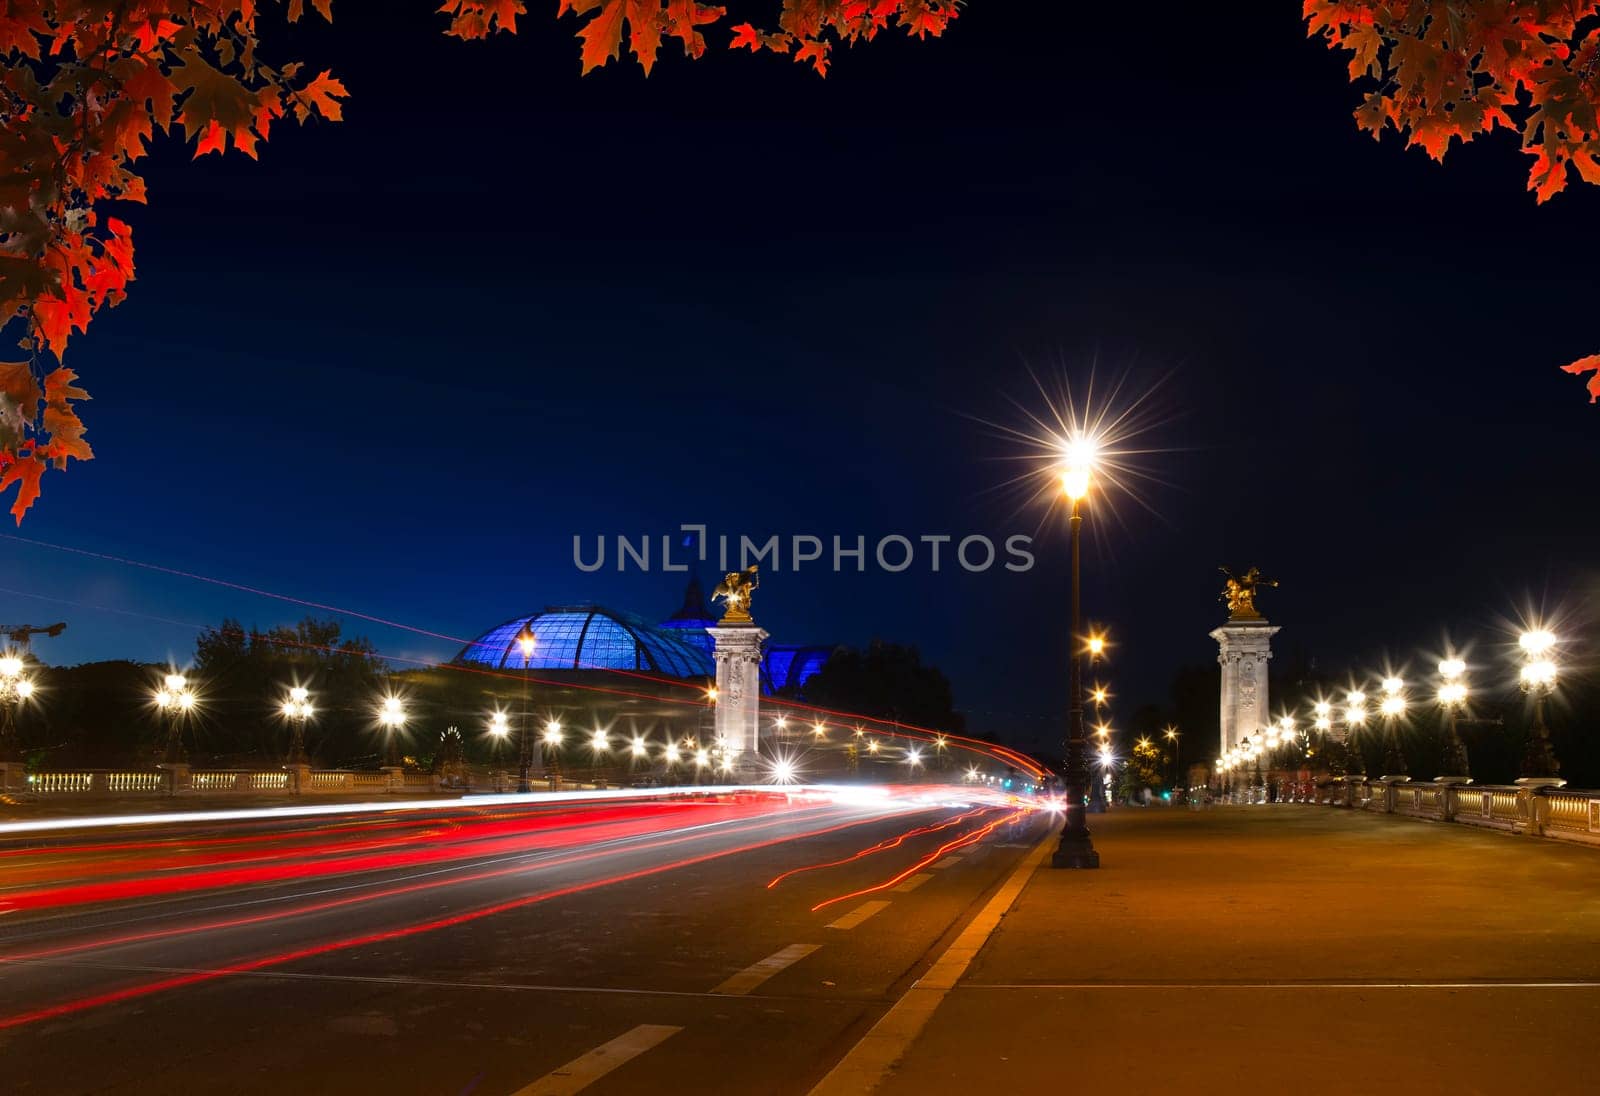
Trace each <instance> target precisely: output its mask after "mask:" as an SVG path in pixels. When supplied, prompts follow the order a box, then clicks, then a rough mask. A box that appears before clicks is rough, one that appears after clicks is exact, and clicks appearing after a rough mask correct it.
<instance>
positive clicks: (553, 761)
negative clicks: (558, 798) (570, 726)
mask: <svg viewBox="0 0 1600 1096" xmlns="http://www.w3.org/2000/svg"><path fill="white" fill-rule="evenodd" d="M564 737H565V736H564V735H563V734H562V731H561V721H560V720H559V719H547V720H545V724H544V753H545V773H546V774H547V775H548V776H549V777H550V781H551V784H550V788H551V790H552V791H555V790H559V788H560V786H561V744H562V742H563V741H564Z"/></svg>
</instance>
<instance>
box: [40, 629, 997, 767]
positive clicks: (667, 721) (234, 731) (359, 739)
mask: <svg viewBox="0 0 1600 1096" xmlns="http://www.w3.org/2000/svg"><path fill="white" fill-rule="evenodd" d="M174 669H175V668H174V667H171V666H167V665H165V664H157V663H137V662H128V661H108V662H92V663H85V664H82V665H78V666H70V667H48V666H42V665H37V664H36V665H34V666H33V668H32V669H31V671H30V674H31V676H32V677H33V679H34V681H35V683H36V685H37V686H38V692H37V693H36V694H35V697H34V699H33V700H31V701H30V702H29V703H28V706H27V708H26V709H25V710H24V711H23V712H22V714H21V715H20V716H19V719H18V732H19V737H20V739H21V742H22V746H23V749H24V752H25V754H26V756H27V759H28V761H29V763H30V765H32V766H33V767H34V768H57V769H59V768H70V767H74V766H82V767H113V766H130V767H135V766H137V767H145V766H149V765H152V764H154V763H155V762H156V761H157V760H159V758H160V756H161V754H162V750H163V747H164V744H165V735H166V726H167V725H166V723H165V717H164V716H163V715H162V714H161V713H160V712H159V711H158V710H157V709H156V707H155V704H154V702H153V697H154V694H155V691H156V689H157V688H158V687H159V686H160V683H161V680H162V677H163V676H164V675H165V674H167V673H171V672H173V670H174ZM176 669H177V670H178V671H180V672H182V673H184V674H185V676H186V677H187V678H188V679H189V682H190V685H191V686H192V687H193V689H194V691H195V694H196V695H197V697H198V698H199V700H198V704H197V705H196V707H195V709H194V712H193V714H192V716H191V717H190V718H189V719H187V720H186V721H185V722H184V732H183V734H184V742H185V744H186V746H187V748H188V753H189V757H190V761H191V763H192V764H194V765H195V766H197V767H198V766H216V767H219V768H227V767H241V768H245V767H255V766H260V765H276V764H280V763H282V762H283V760H284V759H285V758H286V756H287V753H288V749H289V739H290V727H289V724H288V721H287V720H286V718H285V716H284V713H283V704H284V701H286V700H287V699H288V697H289V690H290V689H291V688H292V687H294V686H296V685H301V686H304V687H305V688H306V689H308V690H309V692H310V700H311V703H312V705H313V708H314V714H313V716H312V717H311V718H310V719H309V720H308V721H307V724H306V746H307V749H308V752H309V753H310V755H311V759H312V763H313V764H314V765H317V766H319V767H324V768H375V767H377V766H379V765H381V764H382V763H383V761H384V758H385V749H384V737H383V735H384V732H383V729H382V727H381V726H380V724H379V721H378V718H377V716H378V711H379V708H380V706H381V704H382V701H383V698H384V697H385V696H386V695H391V694H392V695H396V696H399V697H401V698H402V700H403V703H404V706H405V710H406V714H407V718H406V722H405V725H404V727H403V729H402V732H401V734H400V742H401V753H402V756H403V759H404V760H405V761H406V763H407V764H410V765H413V766H418V767H422V768H430V767H437V766H438V765H440V764H444V763H450V764H463V763H474V764H500V765H509V764H513V763H514V758H515V752H516V746H515V740H514V738H507V739H498V740H497V739H495V738H494V737H492V736H491V735H489V734H488V733H487V731H488V725H489V717H490V715H491V713H493V712H494V711H495V710H496V709H499V710H501V711H502V712H504V713H506V714H507V717H508V719H509V720H510V725H511V726H512V727H513V728H514V729H515V728H519V727H520V726H522V725H527V726H530V727H532V728H534V729H535V741H536V742H537V733H536V732H537V730H538V729H539V728H542V726H543V723H544V720H545V719H546V718H547V717H550V716H556V717H559V718H561V719H563V720H565V721H566V722H567V725H568V729H569V731H570V732H571V733H570V734H569V736H568V739H569V742H568V748H567V750H566V751H565V753H564V754H563V755H562V757H560V758H558V760H559V761H560V762H561V764H562V765H563V768H564V771H565V770H573V769H582V768H584V767H587V766H592V765H594V764H595V759H594V758H593V757H592V756H591V755H592V751H591V750H589V749H588V747H587V745H586V743H587V739H588V732H589V730H590V729H591V728H592V727H595V726H608V727H610V728H611V729H612V731H613V733H614V734H615V735H616V736H617V737H618V739H619V740H621V739H623V738H625V737H629V736H631V735H632V734H633V733H643V734H646V735H647V736H649V737H651V738H652V740H653V741H655V742H657V743H660V742H664V741H665V740H666V739H667V738H673V739H679V738H682V737H684V736H699V737H702V738H709V735H710V730H711V715H712V713H711V710H710V709H709V708H708V707H705V706H704V705H696V704H690V705H684V704H683V703H682V699H683V695H684V690H683V689H682V688H681V687H678V686H662V687H661V688H660V692H661V696H662V698H663V699H662V702H661V703H657V704H651V703H650V701H649V699H648V694H649V693H650V692H652V691H653V690H652V687H651V686H650V685H649V684H648V683H641V682H638V681H633V680H630V683H629V686H628V691H629V694H630V696H629V697H627V698H611V697H609V696H608V695H607V694H606V693H604V692H603V691H601V692H595V691H586V690H584V689H582V688H578V687H569V686H563V685H552V684H551V683H550V682H548V681H543V682H541V681H540V680H539V679H538V675H537V674H536V675H534V682H533V683H532V686H531V692H529V691H525V690H524V686H523V683H522V681H521V679H520V677H519V676H518V675H517V674H516V673H514V672H506V673H496V672H479V671H478V670H477V669H476V668H472V667H460V666H432V667H421V668H414V669H401V670H396V669H394V668H393V667H391V666H390V665H389V664H388V663H386V662H385V661H384V660H383V659H381V658H380V657H379V656H378V655H377V653H376V650H375V648H374V647H373V645H372V644H371V643H370V642H369V641H368V640H367V639H366V638H365V637H364V636H351V637H347V636H345V635H344V633H343V631H342V630H341V628H340V625H339V623H338V622H337V621H333V620H318V619H315V618H311V617H307V618H306V619H304V620H302V621H300V622H299V623H297V624H294V625H285V626H278V627H273V628H269V629H266V630H262V629H259V628H255V627H246V626H244V625H243V624H242V623H240V622H239V621H238V620H234V619H227V620H224V621H223V622H222V623H221V625H220V626H218V627H215V628H208V629H206V630H205V631H204V632H202V633H201V635H200V636H199V638H198V640H197V642H196V644H195V652H194V657H193V659H192V660H190V661H189V663H188V665H186V666H179V667H176ZM594 676H595V681H594V682H593V684H594V685H596V686H598V687H600V688H601V689H602V690H603V688H604V685H605V683H606V681H607V680H608V679H607V678H606V676H605V675H604V672H603V671H597V672H596V673H595V675H594ZM641 693H642V694H645V697H644V699H643V700H640V699H639V696H638V695H637V694H641ZM788 699H798V700H803V701H804V702H806V703H811V704H816V705H819V706H822V707H828V708H834V709H838V710H843V711H850V712H855V713H859V714H861V715H863V716H867V717H871V718H879V719H885V720H897V721H900V722H903V723H910V724H915V725H917V726H922V727H928V728H932V729H935V730H939V731H947V732H950V733H961V732H962V731H963V730H964V727H965V720H964V719H963V718H962V716H961V714H960V713H959V712H957V711H956V710H955V708H954V701H953V695H952V691H951V687H950V681H949V679H948V678H947V677H946V676H945V675H944V674H943V673H942V672H941V671H939V670H938V669H937V668H935V667H933V666H929V665H926V664H925V663H923V661H922V658H921V655H920V654H919V653H918V651H917V649H916V648H915V647H907V646H901V645H897V644H892V643H882V642H873V643H872V644H870V645H868V646H867V647H866V648H865V649H855V648H849V647H841V648H839V649H838V650H837V651H835V652H834V654H833V655H832V657H830V658H829V660H828V661H827V663H825V664H824V666H823V668H822V669H821V671H819V672H818V673H817V674H816V675H815V676H813V677H812V678H811V679H810V681H808V682H807V685H806V689H805V694H804V696H803V697H789V698H788ZM524 711H526V712H527V713H528V714H527V718H526V719H525V720H524V719H523V717H522V713H523V712H524ZM452 727H454V728H456V733H455V734H453V735H452V734H450V733H449V729H450V728H452ZM536 752H537V753H538V754H540V755H541V756H542V755H543V753H544V751H543V747H542V744H540V745H537V746H536Z"/></svg>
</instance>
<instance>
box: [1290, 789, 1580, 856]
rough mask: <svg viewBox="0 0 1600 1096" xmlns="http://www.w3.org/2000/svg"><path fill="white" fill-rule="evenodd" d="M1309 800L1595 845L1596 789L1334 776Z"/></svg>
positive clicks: (1317, 802)
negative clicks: (1337, 777) (1335, 777)
mask: <svg viewBox="0 0 1600 1096" xmlns="http://www.w3.org/2000/svg"><path fill="white" fill-rule="evenodd" d="M1312 802H1314V803H1316V804H1318V805H1321V806H1330V807H1343V808H1345V809H1347V810H1365V811H1374V812H1379V813H1387V814H1400V815H1404V816H1406V817H1409V818H1418V819H1422V820H1424V821H1429V822H1449V823H1455V824H1459V825H1465V826H1480V827H1484V828H1487V829H1496V830H1505V831H1508V832H1511V833H1520V834H1528V835H1530V836H1534V837H1552V838H1556V839H1559V840H1563V841H1577V842H1581V843H1584V844H1590V845H1600V791H1578V790H1571V789H1567V788H1552V787H1540V786H1533V787H1521V786H1517V785H1510V784H1462V783H1459V782H1451V781H1415V782H1412V781H1404V782H1402V781H1387V782H1386V781H1381V780H1363V779H1350V778H1339V779H1336V780H1333V781H1329V782H1326V783H1324V784H1322V785H1320V786H1319V787H1318V789H1317V793H1316V794H1315V795H1314V796H1313V797H1312Z"/></svg>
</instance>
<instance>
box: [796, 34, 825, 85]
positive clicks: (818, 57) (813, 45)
mask: <svg viewBox="0 0 1600 1096" xmlns="http://www.w3.org/2000/svg"><path fill="white" fill-rule="evenodd" d="M794 59H795V60H796V61H810V62H811V63H812V64H813V65H815V66H816V69H817V75H819V76H826V75H828V43H827V42H820V41H818V40H817V39H815V38H808V39H806V40H805V41H803V42H801V43H800V52H799V53H796V54H795V55H794Z"/></svg>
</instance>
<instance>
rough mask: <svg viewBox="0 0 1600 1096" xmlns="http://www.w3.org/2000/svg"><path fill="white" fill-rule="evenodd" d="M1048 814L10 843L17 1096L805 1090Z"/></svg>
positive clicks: (376, 825)
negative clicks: (33, 1095)
mask: <svg viewBox="0 0 1600 1096" xmlns="http://www.w3.org/2000/svg"><path fill="white" fill-rule="evenodd" d="M1049 817H1050V816H1049V815H1046V814H1043V813H1028V812H1020V811H1016V810H1013V809H1010V808H1008V807H1005V806H1003V805H979V804H968V805H959V804H957V803H954V802H953V801H951V800H949V799H946V800H944V801H942V802H937V801H914V800H912V799H910V798H901V799H896V800H894V801H893V806H892V807H886V806H885V805H883V804H872V803H860V802H844V801H833V800H828V799H823V798H818V799H816V800H810V801H807V800H789V799H786V798H784V797H782V796H772V797H743V798H739V799H735V798H733V797H721V798H711V799H705V800H700V801H676V802H671V803H658V802H642V803H627V804H598V805H590V806H582V807H573V808H559V809H557V808H549V807H542V808H530V807H525V806H518V807H508V806H505V805H486V806H482V807H472V808H467V807H462V806H460V805H451V806H449V807H442V808H440V809H438V810H431V809H430V810H427V811H420V812H408V813H407V814H405V815H396V814H387V813H386V814H371V813H365V814H349V815H344V814H341V815H337V816H332V817H321V818H316V819H310V820H306V819H295V820H279V819H274V820H268V821H235V822H228V823H213V824H196V823H186V824H173V823H162V824H157V825H149V826H140V827H128V828H115V829H110V830H96V831H68V832H55V833H49V834H38V835H29V836H20V837H11V838H4V839H0V1089H3V1090H5V1091H7V1092H12V1093H80V1092H116V1093H163V1094H168V1093H186V1094H187V1093H257V1092H260V1093H266V1092H271V1093H283V1092H286V1091H287V1092H292V1093H299V1094H308V1093H364V1092H383V1093H392V1094H396V1096H399V1094H406V1093H429V1094H434V1093H475V1094H480V1093H481V1094H484V1096H502V1094H507V1093H542V1094H547V1096H548V1094H555V1093H567V1092H578V1091H582V1092H584V1093H594V1094H604V1093H655V1092H694V1093H790V1092H793V1093H804V1092H807V1091H808V1090H809V1089H810V1088H811V1086H812V1085H813V1084H815V1083H816V1081H817V1080H819V1079H820V1078H821V1077H822V1076H823V1075H824V1074H825V1073H826V1072H827V1071H828V1069H829V1068H830V1067H831V1066H832V1064H833V1063H834V1062H835V1061H837V1060H838V1059H839V1058H840V1057H841V1056H842V1055H843V1054H844V1053H845V1052H846V1051H847V1050H848V1049H849V1048H850V1047H851V1046H852V1045H853V1044H854V1043H855V1041H856V1040H857V1039H859V1038H860V1036H861V1035H862V1034H863V1033H864V1032H865V1031H866V1030H867V1029H868V1028H869V1027H870V1026H871V1025H872V1024H873V1022H875V1021H876V1020H877V1018H878V1017H880V1016H881V1015H882V1014H883V1013H884V1011H885V1010H886V1009H887V1008H888V1007H889V1006H890V1005H891V1004H892V1003H893V1002H894V1001H895V1000H896V999H897V998H898V997H899V995H900V994H901V992H903V991H904V989H905V988H906V987H907V986H909V984H910V983H911V982H912V981H913V980H914V979H915V978H916V977H917V976H918V975H919V974H920V973H921V972H922V971H923V970H925V969H926V967H927V965H928V964H929V963H930V962H931V961H932V960H933V959H934V958H936V957H937V955H938V953H939V951H940V950H941V948H942V946H943V945H945V944H947V943H948V942H949V941H950V940H951V939H953V938H954V936H955V935H956V934H957V933H958V932H959V930H960V928H961V927H962V926H963V925H964V924H965V922H966V921H967V920H968V919H969V918H971V917H972V916H973V914H975V913H976V911H977V910H978V909H979V908H980V907H981V905H982V904H983V900H984V898H985V897H986V896H987V895H988V894H989V893H991V892H992V891H993V890H994V889H995V888H997V887H998V885H999V884H1000V882H1001V881H1002V880H1003V879H1004V878H1005V877H1006V875H1007V874H1008V872H1009V870H1010V869H1011V868H1012V867H1013V866H1014V865H1015V864H1016V863H1017V862H1018V860H1019V859H1020V858H1021V857H1022V855H1023V854H1024V852H1025V851H1026V849H1027V848H1028V847H1030V846H1031V845H1032V844H1034V843H1035V842H1036V841H1037V840H1038V839H1039V838H1040V837H1041V836H1042V835H1043V832H1044V829H1045V827H1046V826H1047V825H1048V818H1049ZM897 839H899V840H898V841H897ZM877 845H887V846H889V847H884V848H879V849H877V850H876V851H873V852H870V853H866V854H864V855H860V854H863V852H864V850H867V849H871V848H873V847H874V846H877ZM835 861H842V862H840V863H832V862H835ZM817 865H828V866H822V867H818V866H817ZM795 869H809V870H803V871H799V872H797V873H796V874H793V875H790V876H788V877H787V878H783V879H782V880H781V881H779V882H777V883H776V885H774V886H771V887H769V886H768V883H769V882H770V881H772V880H773V879H774V878H776V877H778V876H781V875H783V874H784V873H787V872H791V871H794V870H795ZM885 884H888V885H885ZM870 888H880V889H876V890H872V889H870ZM858 892H865V893H858ZM822 903H829V904H827V905H825V906H823V907H822V908H820V909H813V907H815V906H818V905H819V904H822Z"/></svg>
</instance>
